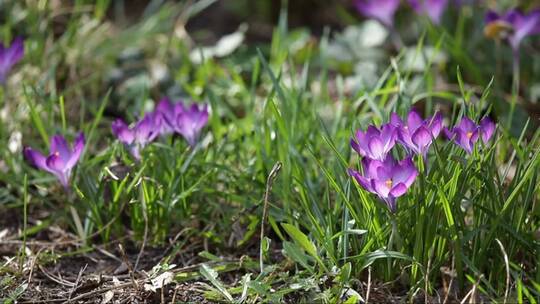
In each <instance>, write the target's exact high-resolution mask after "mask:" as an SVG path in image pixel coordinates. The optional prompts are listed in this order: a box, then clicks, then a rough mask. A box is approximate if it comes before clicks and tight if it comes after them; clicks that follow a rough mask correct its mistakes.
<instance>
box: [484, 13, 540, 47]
mask: <svg viewBox="0 0 540 304" xmlns="http://www.w3.org/2000/svg"><path fill="white" fill-rule="evenodd" d="M485 23H486V27H485V30H484V32H485V34H486V36H488V37H490V38H497V37H500V38H505V39H507V40H508V42H509V44H510V46H512V49H514V51H515V52H517V50H518V49H519V45H520V43H521V41H522V40H523V39H524V38H525V37H527V36H529V35H534V34H540V10H534V11H531V12H530V13H528V14H523V13H522V12H520V11H519V10H516V9H513V10H509V11H508V12H506V13H505V14H502V15H500V14H498V13H497V12H495V11H489V12H487V14H486V17H485Z"/></svg>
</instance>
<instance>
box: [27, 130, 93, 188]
mask: <svg viewBox="0 0 540 304" xmlns="http://www.w3.org/2000/svg"><path fill="white" fill-rule="evenodd" d="M84 145H85V138H84V134H83V133H79V135H78V136H77V138H76V139H75V141H74V143H73V149H72V148H71V147H70V146H69V144H68V143H67V142H66V139H65V138H64V137H62V136H61V135H54V136H53V137H52V140H51V147H50V151H49V155H48V156H45V155H43V154H41V153H40V152H38V151H35V150H33V149H32V148H30V147H25V148H24V151H23V153H24V156H25V158H26V160H27V161H28V162H29V163H30V164H32V165H33V166H35V167H37V168H39V169H41V170H45V171H47V172H50V173H52V174H54V175H55V176H56V177H57V178H58V180H59V181H60V183H61V184H62V186H64V188H66V189H67V188H68V186H69V178H70V176H71V170H72V169H73V167H75V165H76V164H77V162H78V161H79V158H80V157H81V153H82V151H83V150H84Z"/></svg>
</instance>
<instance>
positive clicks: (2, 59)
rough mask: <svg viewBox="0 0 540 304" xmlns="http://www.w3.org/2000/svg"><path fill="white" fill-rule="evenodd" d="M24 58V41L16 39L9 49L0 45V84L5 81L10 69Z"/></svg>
mask: <svg viewBox="0 0 540 304" xmlns="http://www.w3.org/2000/svg"><path fill="white" fill-rule="evenodd" d="M23 56H24V41H23V39H22V38H20V37H17V38H15V40H13V41H12V42H11V45H10V46H9V47H6V46H4V45H0V83H4V82H5V81H6V77H7V75H8V73H9V71H10V70H11V68H12V67H13V66H14V65H15V64H17V62H19V61H20V60H21V59H22V57H23Z"/></svg>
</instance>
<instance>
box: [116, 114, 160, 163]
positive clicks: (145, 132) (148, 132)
mask: <svg viewBox="0 0 540 304" xmlns="http://www.w3.org/2000/svg"><path fill="white" fill-rule="evenodd" d="M111 127H112V132H113V134H114V135H115V136H116V138H118V140H119V141H120V142H122V143H123V144H124V145H125V146H126V147H128V149H129V151H130V153H131V155H133V157H135V158H136V159H137V160H139V159H141V154H140V149H142V148H144V147H145V146H146V145H147V144H149V143H150V142H152V141H153V140H154V139H155V138H156V137H157V136H158V135H159V128H160V125H158V124H156V121H155V120H154V116H153V115H151V114H147V115H145V116H144V118H143V119H141V120H140V121H139V122H137V123H136V124H135V126H133V127H132V128H130V127H129V126H128V125H127V124H126V123H125V122H124V121H123V120H122V119H117V120H115V121H114V122H113V123H112V126H111Z"/></svg>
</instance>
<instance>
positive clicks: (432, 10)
mask: <svg viewBox="0 0 540 304" xmlns="http://www.w3.org/2000/svg"><path fill="white" fill-rule="evenodd" d="M400 2H401V1H400V0H354V4H355V6H356V9H357V10H358V12H359V13H360V14H362V15H364V16H365V17H367V18H372V19H375V20H378V21H379V22H380V23H382V24H383V25H385V26H386V27H388V28H393V27H394V15H395V14H396V11H397V9H398V8H399V5H400ZM407 2H408V3H409V5H410V6H411V7H412V8H413V10H414V11H415V12H416V13H417V14H419V15H427V16H428V17H429V18H430V19H431V21H432V22H433V23H435V24H439V23H441V19H442V16H443V14H444V12H445V10H446V8H447V7H448V6H449V4H451V3H452V4H453V5H455V6H459V5H462V4H464V3H466V2H473V1H463V0H453V1H452V0H407ZM474 2H477V3H478V2H481V1H480V0H475V1H474ZM485 24H486V27H485V32H486V35H487V36H488V37H490V38H502V39H505V40H507V41H508V44H510V46H511V47H512V49H513V50H514V52H515V53H517V52H518V50H519V45H520V43H521V41H522V40H523V39H524V38H525V37H527V36H529V35H534V34H540V9H536V10H532V11H530V12H528V13H523V12H521V11H520V10H518V9H510V10H508V11H507V12H505V13H503V14H499V13H497V12H495V11H492V10H489V11H488V12H487V13H486V17H485ZM515 56H517V55H515Z"/></svg>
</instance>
